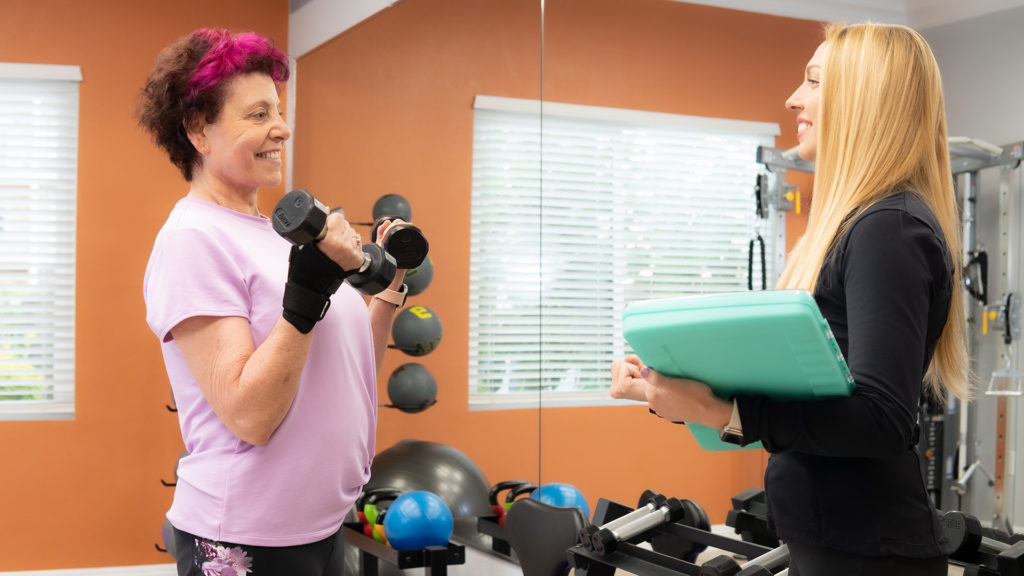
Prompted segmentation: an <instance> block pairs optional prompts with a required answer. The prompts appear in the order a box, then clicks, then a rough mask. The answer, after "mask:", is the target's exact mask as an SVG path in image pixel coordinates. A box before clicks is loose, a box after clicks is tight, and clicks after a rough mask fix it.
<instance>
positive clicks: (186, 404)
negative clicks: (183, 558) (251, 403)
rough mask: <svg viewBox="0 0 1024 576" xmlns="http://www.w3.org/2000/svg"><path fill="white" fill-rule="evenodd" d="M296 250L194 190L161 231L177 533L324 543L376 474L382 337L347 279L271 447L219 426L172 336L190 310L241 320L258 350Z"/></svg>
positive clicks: (154, 277)
mask: <svg viewBox="0 0 1024 576" xmlns="http://www.w3.org/2000/svg"><path fill="white" fill-rule="evenodd" d="M289 250H290V244H288V242H287V241H285V240H284V239H282V238H281V237H280V236H278V235H277V233H275V232H274V229H273V227H272V225H271V223H270V221H269V220H268V219H267V218H265V217H256V216H249V215H246V214H242V213H240V212H236V211H234V210H230V209H227V208H224V207H221V206H218V205H216V204H213V203H211V202H207V201H203V200H198V199H193V198H183V199H181V200H180V201H179V202H178V203H177V205H176V206H175V207H174V210H173V211H172V212H171V214H170V216H169V217H168V219H167V222H166V223H165V224H164V226H163V228H162V229H161V230H160V233H159V234H158V235H157V238H156V243H155V245H154V246H153V252H152V254H151V255H150V259H149V265H148V266H147V268H146V277H145V280H144V282H143V293H144V296H145V299H146V320H147V322H148V323H149V326H150V328H151V329H152V330H153V332H154V333H155V334H156V335H157V337H159V338H160V342H161V348H162V350H163V356H164V363H165V365H166V367H167V375H168V378H169V379H170V381H171V388H172V390H173V393H174V400H175V403H176V404H177V407H178V420H179V424H180V425H181V434H182V438H183V439H184V441H185V448H186V450H188V451H189V455H188V456H186V457H185V458H183V459H182V460H181V462H180V464H179V467H178V485H177V488H176V489H175V491H174V502H173V504H172V505H171V509H170V511H169V512H168V513H167V518H168V519H169V520H170V522H171V523H172V524H173V525H174V526H175V527H177V528H178V529H179V530H184V531H185V532H190V533H192V534H195V535H197V536H201V537H203V538H209V539H212V540H217V541H223V542H232V543H236V544H248V545H254V546H294V545H298V544H307V543H310V542H315V541H318V540H321V539H323V538H326V537H327V536H329V535H331V534H333V533H334V532H335V531H337V530H338V528H339V527H340V526H341V522H342V520H343V518H344V517H345V515H346V514H347V513H348V510H349V508H350V507H351V506H352V503H353V502H354V501H355V499H356V497H357V496H358V495H359V493H360V490H361V488H362V486H363V484H365V483H366V481H367V480H368V479H369V477H370V462H371V459H372V457H373V453H374V440H375V426H376V411H377V408H376V406H377V387H376V369H375V362H374V353H373V341H372V339H371V331H370V321H369V314H368V312H367V308H366V305H365V303H364V301H363V298H362V296H360V295H359V293H358V292H356V291H355V290H354V289H353V288H351V287H350V286H349V285H348V284H343V285H342V286H341V288H340V289H339V290H338V292H337V293H336V294H335V295H334V296H333V297H332V298H331V307H330V309H329V310H328V311H327V315H326V317H325V318H324V319H323V320H321V321H320V322H319V323H317V325H316V328H315V329H314V331H313V343H312V347H311V349H310V352H309V357H308V359H307V361H306V365H305V368H304V369H303V372H302V378H301V380H300V382H299V387H298V392H297V394H296V395H295V400H294V402H293V403H292V406H291V409H290V410H289V412H288V414H287V415H286V416H285V418H284V421H283V422H282V423H281V425H280V426H279V427H278V429H277V430H276V431H275V432H274V434H273V435H272V436H271V438H270V441H269V442H267V444H265V445H263V446H253V445H251V444H248V443H246V442H243V441H242V440H240V439H238V437H236V436H235V435H234V434H232V433H231V432H230V431H229V430H228V429H227V428H226V427H225V426H224V425H223V424H222V423H221V421H220V420H219V419H218V417H217V415H216V414H214V412H213V410H212V409H211V408H210V405H209V403H207V401H206V399H205V397H204V396H203V394H202V392H201V391H200V389H199V386H198V385H197V384H196V381H195V379H194V378H193V377H192V373H191V372H190V371H189V368H188V366H187V365H186V363H185V360H184V358H183V357H182V355H181V351H180V350H179V349H178V345H177V343H176V342H175V341H174V339H173V337H172V335H171V330H172V329H173V328H174V327H175V326H176V325H178V323H180V322H181V321H182V320H185V319H186V318H189V317H194V316H217V317H225V316H239V317H242V318H245V319H246V320H248V321H249V325H250V329H251V331H252V339H253V344H254V345H255V346H256V347H258V346H259V345H260V344H262V343H263V341H264V340H266V338H267V336H268V335H269V333H270V331H271V329H272V328H273V327H274V324H275V323H276V322H277V320H278V318H280V317H281V301H282V298H283V295H284V285H285V281H286V279H287V273H288V253H289Z"/></svg>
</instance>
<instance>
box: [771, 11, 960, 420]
mask: <svg viewBox="0 0 1024 576" xmlns="http://www.w3.org/2000/svg"><path fill="white" fill-rule="evenodd" d="M825 48H826V50H825V59H824V65H823V67H822V79H821V80H822V83H821V88H820V90H821V101H820V104H819V117H818V118H817V120H816V123H815V126H816V127H817V153H816V158H815V170H814V198H813V201H812V206H811V210H810V214H809V216H808V223H807V231H806V232H805V233H804V235H803V236H802V237H801V238H800V240H799V241H797V243H796V246H795V247H794V248H793V250H792V252H791V253H790V258H789V259H788V262H787V264H786V267H785V269H784V270H783V272H782V276H781V278H780V279H779V284H778V287H779V288H799V289H804V290H809V291H811V292H813V291H814V290H815V287H816V286H817V284H818V276H819V274H820V273H821V268H822V265H823V264H824V263H825V261H826V259H827V258H829V257H830V256H831V255H832V254H833V252H834V248H835V247H836V245H837V244H838V242H839V239H840V238H842V236H843V234H844V233H845V232H846V230H847V229H848V228H849V226H850V224H851V223H852V222H853V220H855V219H856V218H857V216H859V215H860V214H861V213H863V212H864V211H865V210H866V209H867V208H869V207H870V206H871V205H872V204H874V203H875V202H877V201H879V200H881V199H882V198H884V197H885V196H887V195H889V194H891V193H892V192H895V191H897V190H903V189H905V190H910V191H911V192H913V193H915V194H917V195H918V196H919V197H920V198H921V199H922V200H923V201H924V202H925V204H926V205H927V206H928V208H930V209H931V211H932V213H934V215H935V217H936V219H937V220H938V222H939V225H940V226H941V227H942V233H943V235H944V236H945V239H946V244H947V246H948V248H949V251H950V255H951V256H952V259H953V286H954V292H953V297H952V300H951V304H950V309H949V315H948V318H947V320H946V325H945V328H944V329H943V331H942V335H941V336H940V337H939V341H938V343H937V344H936V347H935V353H934V355H933V357H932V361H931V364H930V365H929V367H928V371H927V373H926V375H925V384H926V385H927V388H928V391H929V393H930V394H931V396H932V397H934V398H935V399H939V400H942V399H944V398H945V393H947V392H948V393H952V394H953V395H955V396H957V397H959V398H961V399H967V398H969V396H970V382H969V376H968V373H969V365H968V358H967V348H966V344H965V342H966V340H965V338H966V321H965V312H964V302H963V298H962V297H961V295H960V293H959V291H958V290H957V289H958V288H959V287H960V281H961V263H962V259H963V258H962V255H961V239H960V218H959V211H958V208H957V203H956V197H955V194H954V192H953V175H952V171H951V169H950V162H949V146H948V144H947V134H946V112H945V103H944V99H943V96H942V79H941V77H940V74H939V68H938V64H937V63H936V62H935V57H934V55H933V54H932V52H931V49H930V48H929V47H928V43H927V42H925V40H924V38H922V37H921V35H920V34H918V33H917V32H915V31H914V30H912V29H910V28H907V27H905V26H892V25H883V24H874V23H865V24H854V25H830V26H828V27H827V28H826V31H825Z"/></svg>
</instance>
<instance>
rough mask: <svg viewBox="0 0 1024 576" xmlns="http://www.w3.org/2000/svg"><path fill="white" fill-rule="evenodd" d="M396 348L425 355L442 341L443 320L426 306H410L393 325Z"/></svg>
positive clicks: (400, 313)
mask: <svg viewBox="0 0 1024 576" xmlns="http://www.w3.org/2000/svg"><path fill="white" fill-rule="evenodd" d="M391 334H392V337H393V338H394V340H395V348H398V349H399V350H401V351H402V352H405V353H406V354H408V355H410V356H425V355H427V354H430V353H431V352H433V351H434V348H437V346H438V345H439V344H440V343H441V320H440V318H438V317H437V314H435V313H434V312H433V311H432V310H430V309H429V308H427V307H426V306H410V307H409V308H406V309H405V310H402V311H401V312H399V313H398V315H397V316H396V317H395V321H394V323H393V324H392V325H391Z"/></svg>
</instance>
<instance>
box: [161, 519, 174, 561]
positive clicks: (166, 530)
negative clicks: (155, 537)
mask: <svg viewBox="0 0 1024 576" xmlns="http://www.w3.org/2000/svg"><path fill="white" fill-rule="evenodd" d="M160 535H161V537H162V538H163V541H164V549H165V550H167V553H168V554H170V555H171V556H174V555H175V554H176V553H177V551H178V546H177V545H176V544H175V542H174V528H173V527H172V526H171V522H170V521H169V520H168V519H167V518H164V524H163V526H161V528H160Z"/></svg>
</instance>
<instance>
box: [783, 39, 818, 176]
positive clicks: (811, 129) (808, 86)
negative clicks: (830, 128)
mask: <svg viewBox="0 0 1024 576" xmlns="http://www.w3.org/2000/svg"><path fill="white" fill-rule="evenodd" d="M824 61H825V44H821V45H819V46H818V49H817V50H815V51H814V55H813V56H811V59H810V60H809V61H808V62H807V67H806V68H805V69H804V80H803V82H801V83H800V87H798V88H797V89H796V92H793V94H792V95H791V96H790V97H789V98H788V99H786V108H789V109H790V110H792V111H793V112H795V113H796V115H797V116H796V138H797V140H798V141H799V142H800V144H799V145H798V146H797V154H798V155H799V156H800V157H801V158H803V159H804V160H807V161H808V162H813V161H814V159H815V157H816V156H817V153H818V134H817V130H816V127H815V124H816V123H817V121H818V103H819V101H820V100H821V90H820V88H821V67H822V64H823V63H824Z"/></svg>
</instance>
